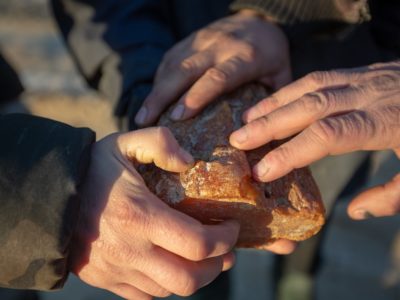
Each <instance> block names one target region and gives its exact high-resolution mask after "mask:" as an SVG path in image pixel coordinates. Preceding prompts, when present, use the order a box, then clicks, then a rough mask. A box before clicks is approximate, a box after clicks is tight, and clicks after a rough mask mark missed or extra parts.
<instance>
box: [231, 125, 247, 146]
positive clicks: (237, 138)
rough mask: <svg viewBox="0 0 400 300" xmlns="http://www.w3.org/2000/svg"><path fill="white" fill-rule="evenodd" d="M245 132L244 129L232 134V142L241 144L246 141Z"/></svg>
mask: <svg viewBox="0 0 400 300" xmlns="http://www.w3.org/2000/svg"><path fill="white" fill-rule="evenodd" d="M247 138H248V136H247V130H246V129H239V130H238V131H236V132H235V133H233V136H232V139H233V140H234V142H236V143H238V144H243V143H244V142H245V141H247Z"/></svg>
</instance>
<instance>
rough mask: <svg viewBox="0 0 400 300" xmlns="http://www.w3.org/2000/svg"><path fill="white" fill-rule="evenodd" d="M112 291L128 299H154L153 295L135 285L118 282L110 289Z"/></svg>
mask: <svg viewBox="0 0 400 300" xmlns="http://www.w3.org/2000/svg"><path fill="white" fill-rule="evenodd" d="M109 290H110V291H111V292H112V293H114V294H116V295H118V296H120V297H122V298H124V299H128V300H138V299H140V300H152V299H153V297H152V296H150V295H149V294H146V293H144V292H142V291H141V290H139V289H137V288H136V287H134V286H131V285H127V284H123V283H121V284H116V285H115V286H114V287H112V288H110V289H109Z"/></svg>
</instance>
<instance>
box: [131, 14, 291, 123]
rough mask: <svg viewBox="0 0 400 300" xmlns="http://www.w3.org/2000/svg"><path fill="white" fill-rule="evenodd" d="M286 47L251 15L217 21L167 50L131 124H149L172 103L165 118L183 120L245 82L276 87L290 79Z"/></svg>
mask: <svg viewBox="0 0 400 300" xmlns="http://www.w3.org/2000/svg"><path fill="white" fill-rule="evenodd" d="M288 48H289V47H288V41H287V38H286V37H285V35H284V33H283V31H282V30H281V29H280V28H279V27H278V26H277V25H275V24H273V23H272V22H271V21H269V20H267V19H266V18H263V17H260V16H258V15H257V14H255V13H254V12H252V11H248V10H243V11H241V12H239V13H237V14H236V15H233V16H229V17H227V18H224V19H221V20H219V21H217V22H215V23H213V24H211V25H209V26H207V27H205V28H203V29H201V30H199V31H197V32H195V33H194V34H192V35H191V36H189V37H188V38H186V39H184V40H183V41H182V42H180V43H178V44H177V45H176V46H174V47H173V48H172V49H171V50H170V51H168V53H167V54H166V55H165V57H164V59H163V61H162V62H161V64H160V66H159V68H158V71H157V74H156V78H155V83H154V87H153V90H152V92H151V93H150V95H149V96H148V97H147V99H146V100H145V102H144V104H143V106H142V108H141V110H140V111H139V113H138V114H137V115H136V118H135V122H136V123H137V124H138V125H140V126H147V125H149V124H152V123H154V122H155V121H156V120H157V118H158V117H159V116H160V114H161V113H162V112H163V111H164V110H165V108H166V107H167V106H169V105H170V104H171V103H173V102H175V101H177V100H178V99H179V101H178V103H177V104H176V106H175V109H174V110H173V112H172V114H171V118H172V119H174V120H183V119H188V118H190V117H193V116H194V115H196V114H197V113H199V112H200V111H201V110H202V109H203V108H204V107H205V106H206V105H207V104H208V103H210V102H211V101H213V100H214V99H216V98H217V97H218V96H220V95H222V94H224V93H226V92H229V91H232V90H234V89H235V88H237V87H239V86H240V85H242V84H243V83H246V82H250V81H260V82H262V83H264V84H267V85H269V86H271V87H273V88H275V89H277V88H280V87H282V86H283V85H285V84H287V83H289V82H290V80H291V69H290V60H289V50H288Z"/></svg>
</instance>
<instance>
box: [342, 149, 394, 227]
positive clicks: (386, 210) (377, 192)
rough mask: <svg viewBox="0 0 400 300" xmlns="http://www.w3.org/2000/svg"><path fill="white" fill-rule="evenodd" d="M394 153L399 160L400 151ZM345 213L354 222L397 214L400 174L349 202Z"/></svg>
mask: <svg viewBox="0 0 400 300" xmlns="http://www.w3.org/2000/svg"><path fill="white" fill-rule="evenodd" d="M395 152H396V154H397V157H398V158H400V151H399V150H397V151H395ZM347 212H348V214H349V215H350V217H352V218H353V219H355V220H364V219H367V218H371V217H387V216H393V215H396V214H399V213H400V173H398V174H397V175H396V176H395V177H394V178H393V179H392V180H391V181H389V182H387V183H385V184H383V185H380V186H376V187H373V188H370V189H368V190H366V191H364V192H362V193H361V194H360V195H358V196H357V197H356V198H355V199H353V200H352V201H351V203H350V205H349V207H348V209H347Z"/></svg>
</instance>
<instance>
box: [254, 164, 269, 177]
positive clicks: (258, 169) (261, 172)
mask: <svg viewBox="0 0 400 300" xmlns="http://www.w3.org/2000/svg"><path fill="white" fill-rule="evenodd" d="M269 170H270V167H269V166H268V165H267V164H266V163H265V161H264V160H262V161H260V162H259V163H258V164H256V165H255V166H254V169H253V171H254V174H255V176H256V177H257V178H260V179H262V178H263V177H264V176H265V175H267V173H268V172H269Z"/></svg>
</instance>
